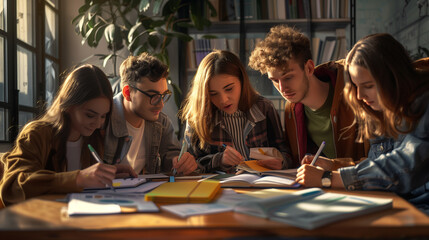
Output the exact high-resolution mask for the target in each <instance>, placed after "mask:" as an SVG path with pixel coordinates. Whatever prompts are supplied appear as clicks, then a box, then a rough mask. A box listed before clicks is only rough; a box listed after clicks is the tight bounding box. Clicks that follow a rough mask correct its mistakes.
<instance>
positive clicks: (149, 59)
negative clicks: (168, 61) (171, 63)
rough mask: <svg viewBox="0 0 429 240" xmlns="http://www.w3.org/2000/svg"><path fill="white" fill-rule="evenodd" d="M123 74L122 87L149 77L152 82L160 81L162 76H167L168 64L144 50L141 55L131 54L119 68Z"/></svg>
mask: <svg viewBox="0 0 429 240" xmlns="http://www.w3.org/2000/svg"><path fill="white" fill-rule="evenodd" d="M119 72H120V75H121V88H123V87H124V86H126V85H129V84H131V85H133V86H135V83H138V82H140V81H141V80H142V78H143V77H147V78H148V79H149V80H150V81H151V82H158V81H159V80H160V79H161V78H167V76H168V66H167V65H165V64H164V63H162V62H161V61H160V60H159V59H158V58H156V57H154V56H151V55H149V54H148V53H146V52H144V53H142V54H140V55H139V56H129V57H128V58H127V59H125V60H124V61H123V62H122V64H121V66H120V69H119Z"/></svg>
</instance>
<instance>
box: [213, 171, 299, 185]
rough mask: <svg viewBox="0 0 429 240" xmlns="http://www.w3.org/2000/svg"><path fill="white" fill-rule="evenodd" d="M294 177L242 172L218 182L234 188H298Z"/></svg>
mask: <svg viewBox="0 0 429 240" xmlns="http://www.w3.org/2000/svg"><path fill="white" fill-rule="evenodd" d="M294 179H295V178H294ZM294 179H293V180H292V179H289V178H285V177H278V176H259V175H256V174H248V173H243V174H239V175H235V176H232V177H229V178H225V179H222V180H221V181H220V183H221V184H222V187H235V188H240V187H241V188H270V187H275V188H298V187H299V186H300V184H298V183H296V182H295V180H294Z"/></svg>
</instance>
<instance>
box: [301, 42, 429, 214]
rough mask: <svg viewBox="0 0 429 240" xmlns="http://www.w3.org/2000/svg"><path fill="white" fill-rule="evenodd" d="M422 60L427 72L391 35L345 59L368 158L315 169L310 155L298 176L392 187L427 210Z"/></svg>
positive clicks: (428, 80)
mask: <svg viewBox="0 0 429 240" xmlns="http://www.w3.org/2000/svg"><path fill="white" fill-rule="evenodd" d="M420 63H424V64H426V66H424V64H420V65H421V66H420V67H423V68H424V67H426V70H423V69H422V68H420V67H417V68H416V66H417V65H413V64H412V61H411V59H410V58H409V56H408V53H407V51H406V50H405V48H404V47H403V46H402V45H401V44H400V43H399V42H397V41H396V40H395V39H394V38H393V37H392V36H391V35H389V34H374V35H370V36H367V37H365V38H363V39H361V40H360V41H359V42H358V43H356V45H355V46H354V47H353V49H352V50H351V51H350V53H349V54H348V56H347V58H346V73H347V74H348V75H349V76H347V77H346V79H347V81H346V86H345V88H344V96H345V98H346V100H347V102H348V104H349V105H350V107H351V108H352V109H353V111H354V113H355V116H356V121H355V122H356V123H357V124H359V135H358V136H359V138H358V139H357V140H360V141H362V140H363V139H370V141H371V148H370V150H369V153H368V158H367V159H365V160H364V161H362V162H360V163H359V164H357V165H356V166H349V167H344V168H340V169H339V170H338V171H334V172H331V171H330V170H331V166H332V161H331V160H329V159H326V158H321V159H319V160H318V161H317V164H316V165H318V166H319V167H314V166H311V165H308V163H309V162H310V161H311V160H312V158H311V157H307V158H304V159H303V163H304V165H303V166H301V168H299V169H298V174H297V179H296V180H297V181H298V182H299V183H301V184H303V185H305V186H324V187H331V186H332V187H338V188H345V189H347V190H382V191H392V192H395V193H397V194H399V195H401V196H403V197H404V198H405V199H407V200H409V201H410V202H412V203H414V204H416V205H417V206H418V207H419V208H420V209H423V210H424V209H426V211H427V210H428V206H429V205H428V203H429V172H428V169H429V105H428V102H429V72H428V69H429V59H426V60H425V61H421V62H420ZM329 180H331V181H329ZM322 182H323V183H322ZM427 212H428V211H427Z"/></svg>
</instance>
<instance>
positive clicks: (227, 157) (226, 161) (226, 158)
mask: <svg viewBox="0 0 429 240" xmlns="http://www.w3.org/2000/svg"><path fill="white" fill-rule="evenodd" d="M242 162H244V157H243V156H241V154H240V153H239V152H237V150H235V149H234V148H232V147H230V146H227V147H226V148H225V151H223V157H222V164H223V165H226V166H237V165H238V164H240V163H242Z"/></svg>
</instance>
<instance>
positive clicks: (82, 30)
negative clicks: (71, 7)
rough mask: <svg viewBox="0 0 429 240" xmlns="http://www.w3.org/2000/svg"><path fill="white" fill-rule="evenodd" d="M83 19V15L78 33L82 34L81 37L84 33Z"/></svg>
mask: <svg viewBox="0 0 429 240" xmlns="http://www.w3.org/2000/svg"><path fill="white" fill-rule="evenodd" d="M85 18H86V17H85V15H83V16H82V18H81V19H80V21H79V33H80V34H82V36H83V32H84V29H83V26H84V24H85Z"/></svg>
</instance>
